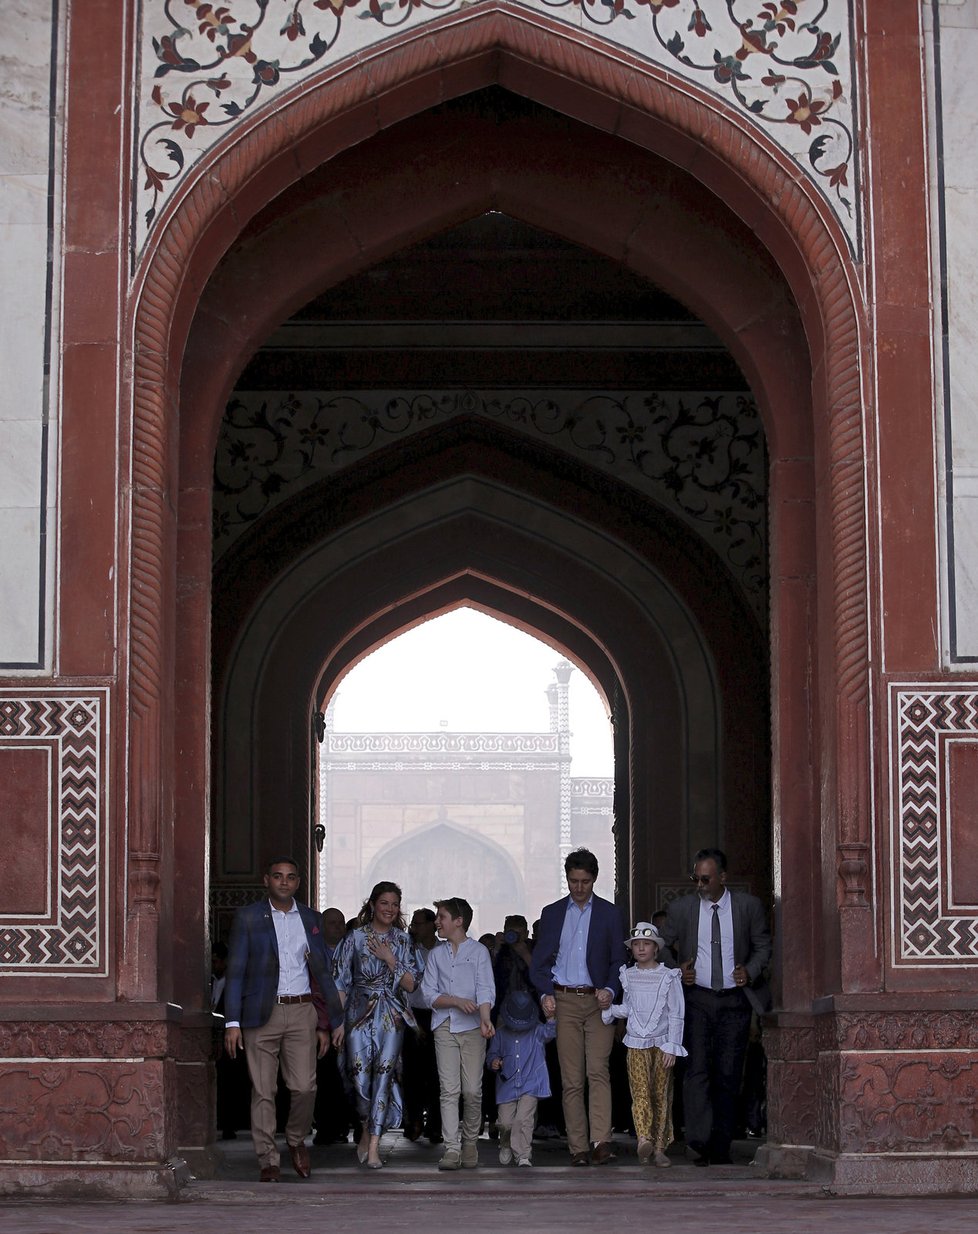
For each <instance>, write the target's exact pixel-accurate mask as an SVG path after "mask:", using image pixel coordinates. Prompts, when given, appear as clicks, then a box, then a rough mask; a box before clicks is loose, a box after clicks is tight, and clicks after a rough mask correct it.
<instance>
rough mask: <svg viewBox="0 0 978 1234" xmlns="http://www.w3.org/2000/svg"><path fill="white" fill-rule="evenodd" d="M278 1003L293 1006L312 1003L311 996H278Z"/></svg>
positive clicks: (276, 998) (276, 999)
mask: <svg viewBox="0 0 978 1234" xmlns="http://www.w3.org/2000/svg"><path fill="white" fill-rule="evenodd" d="M275 1001H276V1002H277V1003H287V1004H288V1005H289V1006H291V1005H292V1004H293V1003H311V1002H312V995H311V994H278V995H276V997H275Z"/></svg>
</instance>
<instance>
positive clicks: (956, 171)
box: [940, 4, 978, 189]
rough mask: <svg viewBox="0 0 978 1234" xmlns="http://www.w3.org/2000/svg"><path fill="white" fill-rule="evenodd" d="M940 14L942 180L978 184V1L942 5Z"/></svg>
mask: <svg viewBox="0 0 978 1234" xmlns="http://www.w3.org/2000/svg"><path fill="white" fill-rule="evenodd" d="M940 18H941V96H942V97H941V104H942V108H941V110H942V115H943V119H944V178H945V183H946V184H947V185H948V187H952V186H953V187H955V188H971V189H973V188H978V159H976V158H975V157H974V152H975V150H976V148H978V144H976V143H978V78H976V76H975V72H974V64H975V60H976V58H978V5H975V4H968V5H961V6H954V7H949V6H948V5H942V6H941V13H940Z"/></svg>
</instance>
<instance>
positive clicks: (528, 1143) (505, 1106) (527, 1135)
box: [497, 1095, 537, 1161]
mask: <svg viewBox="0 0 978 1234" xmlns="http://www.w3.org/2000/svg"><path fill="white" fill-rule="evenodd" d="M497 1121H498V1123H499V1144H500V1147H504V1146H505V1142H507V1141H508V1143H509V1146H510V1148H511V1149H512V1150H513V1156H514V1157H515V1158H516V1160H517V1161H519V1160H520V1158H522V1157H526V1158H530V1157H532V1156H533V1128H534V1126H535V1125H536V1121H537V1099H536V1097H527V1096H525V1095H524V1096H522V1097H520V1099H519V1100H518V1101H501V1102H500V1103H499V1110H498V1117H497ZM504 1137H505V1140H504Z"/></svg>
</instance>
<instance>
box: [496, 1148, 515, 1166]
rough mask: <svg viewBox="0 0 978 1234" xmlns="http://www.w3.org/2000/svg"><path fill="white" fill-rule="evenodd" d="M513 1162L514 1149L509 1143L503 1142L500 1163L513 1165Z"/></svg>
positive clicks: (500, 1150)
mask: <svg viewBox="0 0 978 1234" xmlns="http://www.w3.org/2000/svg"><path fill="white" fill-rule="evenodd" d="M512 1163H513V1150H512V1149H511V1148H510V1146H509V1145H508V1144H503V1145H502V1146H501V1147H500V1149H499V1164H500V1165H512Z"/></svg>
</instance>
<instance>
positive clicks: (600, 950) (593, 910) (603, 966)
mask: <svg viewBox="0 0 978 1234" xmlns="http://www.w3.org/2000/svg"><path fill="white" fill-rule="evenodd" d="M564 873H565V874H566V876H567V890H568V892H569V894H568V895H567V896H565V897H564V898H563V899H561V900H557V901H556V903H554V904H548V905H547V907H546V908H545V909H544V910H543V912H542V913H541V915H540V933H539V937H538V939H537V943H536V946H535V947H534V949H533V963H532V966H531V968H530V980H531V981H532V982H533V985H534V988H535V989H536V991H537V993H538V994H539V995H540V1004H541V1006H542V1008H543V1013H544V1015H545V1016H547V1018H548V1019H549V1018H550V1017H551V1016H554V1015H555V1016H556V1017H557V1057H558V1058H559V1060H560V1076H561V1082H562V1085H563V1106H564V1121H565V1122H566V1124H567V1147H568V1149H569V1151H570V1155H571V1165H575V1166H586V1165H590V1164H591V1162H592V1161H593V1162H594V1164H595V1165H606V1164H607V1163H608V1162H609V1161H613V1160H614V1157H615V1152H614V1148H613V1147H612V1142H611V1079H610V1077H609V1074H608V1056H609V1055H610V1053H611V1046H612V1042H613V1041H614V1037H615V1030H614V1026H613V1025H607V1024H605V1023H604V1021H603V1020H602V1019H601V1012H602V1011H603V1010H604V1009H605V1008H606V1007H610V1006H611V1003H612V1001H613V999H614V998H615V997H616V996H617V995H618V994H619V992H620V990H621V983H620V981H619V977H618V970H619V968H620V967H621V964H622V962H623V960H624V958H625V944H624V942H623V941H622V940H623V939H624V937H625V927H624V925H623V924H622V920H621V913H619V911H618V909H617V907H616V906H615V905H614V904H612V903H611V902H610V901H608V900H602V899H601V897H600V896H597V895H595V894H594V883H595V880H596V879H597V877H598V860H597V858H596V857H595V855H594V854H593V853H592V852H590V851H589V850H588V849H586V848H579V849H577V850H576V851H575V852H573V853H569V854H568V856H567V858H566V859H565V861H564ZM585 1087H586V1088H587V1093H588V1100H587V1108H585V1102H584V1093H585ZM592 1145H593V1148H592Z"/></svg>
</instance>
